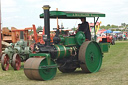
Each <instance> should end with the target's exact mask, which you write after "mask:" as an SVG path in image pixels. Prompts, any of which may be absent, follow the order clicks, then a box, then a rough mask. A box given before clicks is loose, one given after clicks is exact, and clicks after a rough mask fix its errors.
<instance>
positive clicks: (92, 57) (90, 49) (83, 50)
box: [79, 41, 102, 73]
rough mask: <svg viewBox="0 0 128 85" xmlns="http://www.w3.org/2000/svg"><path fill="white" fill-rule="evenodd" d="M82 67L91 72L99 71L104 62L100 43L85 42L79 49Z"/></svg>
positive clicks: (84, 70) (83, 69)
mask: <svg viewBox="0 0 128 85" xmlns="http://www.w3.org/2000/svg"><path fill="white" fill-rule="evenodd" d="M79 60H80V61H81V62H82V63H81V64H80V67H81V69H82V71H83V72H87V73H91V72H97V71H99V69H100V67H101V64H102V52H101V49H100V46H99V45H98V43H96V42H94V41H86V42H84V43H83V44H82V45H81V47H80V50H79Z"/></svg>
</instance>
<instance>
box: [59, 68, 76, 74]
mask: <svg viewBox="0 0 128 85" xmlns="http://www.w3.org/2000/svg"><path fill="white" fill-rule="evenodd" d="M58 69H59V71H61V72H62V73H71V72H74V71H75V70H76V68H70V69H69V68H63V67H59V68H58Z"/></svg>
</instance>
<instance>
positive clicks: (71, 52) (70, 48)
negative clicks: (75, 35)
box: [70, 47, 72, 55]
mask: <svg viewBox="0 0 128 85" xmlns="http://www.w3.org/2000/svg"><path fill="white" fill-rule="evenodd" d="M70 49H71V55H72V47H70Z"/></svg>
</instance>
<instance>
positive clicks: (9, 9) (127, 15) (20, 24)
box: [1, 0, 128, 28]
mask: <svg viewBox="0 0 128 85" xmlns="http://www.w3.org/2000/svg"><path fill="white" fill-rule="evenodd" d="M43 5H50V7H51V9H50V10H56V8H58V10H63V11H85V12H101V13H105V14H106V17H101V18H100V19H99V21H101V22H102V25H107V24H114V25H121V23H127V24H128V0H1V10H2V27H9V28H11V27H16V28H25V27H31V26H32V24H35V25H36V27H38V26H44V22H43V21H44V20H43V19H40V18H39V14H41V13H43V9H42V7H43ZM87 21H88V22H93V19H87ZM50 22H51V26H50V28H55V27H56V20H51V21H50ZM61 23H63V25H64V27H65V28H72V27H74V26H75V27H77V24H79V23H81V22H80V20H77V19H76V20H59V25H61Z"/></svg>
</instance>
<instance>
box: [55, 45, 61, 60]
mask: <svg viewBox="0 0 128 85" xmlns="http://www.w3.org/2000/svg"><path fill="white" fill-rule="evenodd" d="M55 46H56V47H57V49H58V52H57V53H58V55H57V58H59V56H60V48H59V47H58V46H57V45H55Z"/></svg>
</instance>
